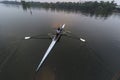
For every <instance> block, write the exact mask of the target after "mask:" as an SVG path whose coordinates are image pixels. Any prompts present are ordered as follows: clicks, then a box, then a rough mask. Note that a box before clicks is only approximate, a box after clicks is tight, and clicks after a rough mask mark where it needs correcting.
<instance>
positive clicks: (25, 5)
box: [5, 1, 112, 19]
mask: <svg viewBox="0 0 120 80" xmlns="http://www.w3.org/2000/svg"><path fill="white" fill-rule="evenodd" d="M5 4H6V3H5ZM6 5H12V6H17V5H19V6H20V5H21V6H22V8H23V10H24V11H29V12H30V14H31V15H32V9H41V8H43V9H45V10H46V11H54V12H60V11H64V12H67V13H82V14H83V15H86V16H90V17H94V16H95V17H96V18H103V19H107V18H108V17H109V16H111V15H112V12H108V11H95V12H89V11H80V10H72V9H60V8H49V7H44V6H43V7H42V6H41V7H40V6H35V5H34V4H33V5H32V3H28V2H25V1H21V3H19V2H16V4H15V3H14V4H13V3H7V4H6Z"/></svg>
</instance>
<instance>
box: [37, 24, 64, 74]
mask: <svg viewBox="0 0 120 80" xmlns="http://www.w3.org/2000/svg"><path fill="white" fill-rule="evenodd" d="M64 27H65V24H63V25H62V27H61V28H60V33H59V34H58V35H55V36H54V37H53V39H52V42H51V44H50V46H49V47H48V49H47V51H46V52H45V54H44V56H43V58H42V60H41V61H40V63H39V65H38V67H37V69H36V72H38V70H39V69H40V67H41V65H42V64H43V62H44V61H45V59H46V58H47V56H48V54H49V53H50V51H51V50H52V49H53V47H54V45H55V44H56V43H57V41H58V40H59V39H60V36H61V35H62V32H63V29H64Z"/></svg>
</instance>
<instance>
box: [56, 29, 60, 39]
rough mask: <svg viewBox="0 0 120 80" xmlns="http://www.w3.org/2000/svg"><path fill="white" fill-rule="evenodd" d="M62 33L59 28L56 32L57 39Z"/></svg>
mask: <svg viewBox="0 0 120 80" xmlns="http://www.w3.org/2000/svg"><path fill="white" fill-rule="evenodd" d="M59 33H60V27H58V29H57V30H56V37H57V36H58V35H59Z"/></svg>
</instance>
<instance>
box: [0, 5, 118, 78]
mask: <svg viewBox="0 0 120 80" xmlns="http://www.w3.org/2000/svg"><path fill="white" fill-rule="evenodd" d="M0 11H1V12H0V80H8V79H10V80H35V79H36V80H48V79H49V80H119V78H120V76H119V72H120V62H119V61H120V58H119V56H120V35H119V34H120V31H119V30H120V27H119V25H120V13H113V14H112V13H110V14H108V15H103V16H102V15H101V14H95V13H86V12H80V11H67V10H59V9H51V8H49V9H48V8H46V9H45V8H35V7H32V6H31V7H29V8H27V7H25V5H24V10H23V7H22V6H21V5H18V6H17V7H16V5H15V6H14V5H12V6H11V5H9V6H8V4H7V6H5V5H3V4H0ZM31 14H32V15H31ZM64 23H65V24H66V27H65V30H68V31H69V32H70V33H69V35H74V36H77V37H82V38H84V39H85V40H86V43H82V42H81V41H79V40H76V39H72V38H68V37H65V36H62V37H61V39H60V41H59V42H58V43H57V44H56V45H55V47H54V48H53V50H52V51H51V53H50V55H49V56H48V58H47V59H46V61H45V63H44V64H43V65H42V67H41V69H40V71H39V72H38V73H35V70H36V68H37V65H38V64H39V62H40V61H41V59H42V57H43V55H44V53H45V51H46V49H47V48H48V46H49V44H50V43H51V40H47V39H36V40H35V39H34V40H23V38H24V37H25V36H32V35H39V34H40V35H45V36H47V35H48V33H51V32H54V31H55V28H57V27H58V26H60V25H61V24H64Z"/></svg>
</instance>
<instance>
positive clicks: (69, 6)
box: [0, 1, 120, 13]
mask: <svg viewBox="0 0 120 80" xmlns="http://www.w3.org/2000/svg"><path fill="white" fill-rule="evenodd" d="M0 3H3V4H11V5H22V6H23V8H24V9H27V8H28V9H29V8H30V7H36V8H41V7H42V8H52V9H60V10H80V11H85V12H95V13H108V12H120V8H116V6H117V4H116V3H114V1H111V2H109V1H108V2H104V1H101V2H97V1H87V2H83V3H80V2H55V3H48V2H26V1H21V2H19V1H1V2H0Z"/></svg>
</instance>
